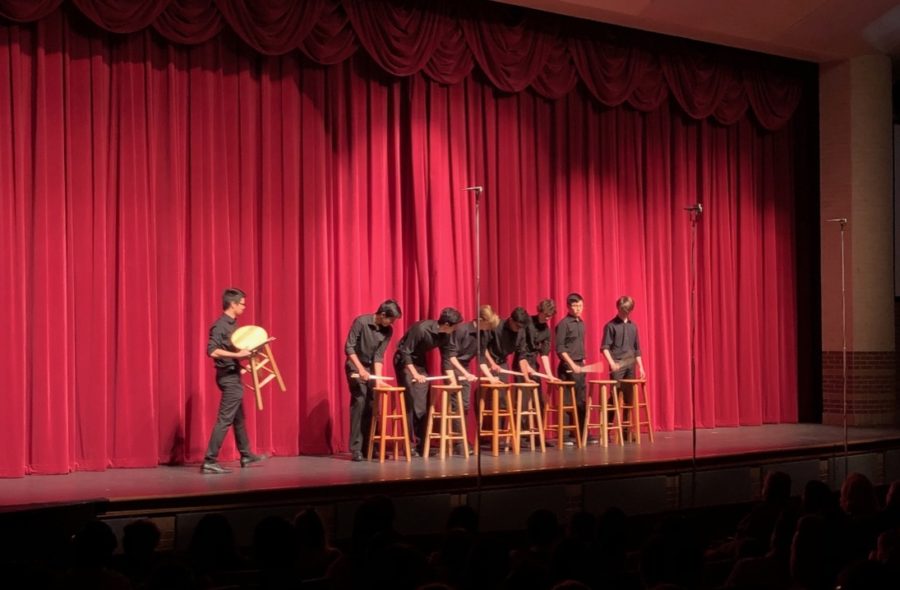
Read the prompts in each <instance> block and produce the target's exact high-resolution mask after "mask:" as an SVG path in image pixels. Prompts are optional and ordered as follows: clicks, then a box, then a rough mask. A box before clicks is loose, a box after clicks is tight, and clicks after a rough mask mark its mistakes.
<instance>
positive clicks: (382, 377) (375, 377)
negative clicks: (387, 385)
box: [350, 373, 394, 381]
mask: <svg viewBox="0 0 900 590" xmlns="http://www.w3.org/2000/svg"><path fill="white" fill-rule="evenodd" d="M350 376H351V377H353V378H354V379H359V373H350ZM369 380H370V381H393V380H394V378H393V377H386V376H385V375H369Z"/></svg>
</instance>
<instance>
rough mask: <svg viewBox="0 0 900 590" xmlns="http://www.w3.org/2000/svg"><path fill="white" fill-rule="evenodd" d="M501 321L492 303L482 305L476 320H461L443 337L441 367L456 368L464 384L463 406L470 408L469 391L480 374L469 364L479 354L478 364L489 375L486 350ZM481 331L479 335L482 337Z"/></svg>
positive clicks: (445, 368) (457, 375)
mask: <svg viewBox="0 0 900 590" xmlns="http://www.w3.org/2000/svg"><path fill="white" fill-rule="evenodd" d="M499 324H500V317H499V316H498V315H497V314H496V313H495V312H494V310H493V308H491V306H490V305H482V306H481V309H480V311H479V312H478V320H477V321H473V322H466V323H460V324H459V325H457V326H456V329H454V330H453V333H452V334H447V335H446V336H445V337H444V338H443V339H442V341H441V346H440V348H441V369H442V370H443V371H445V372H446V371H453V372H454V373H456V377H457V378H458V380H459V384H460V385H461V386H462V388H463V390H462V392H461V393H462V398H463V409H464V410H465V412H466V413H468V412H469V397H470V395H469V393H470V389H471V387H470V385H469V384H470V383H471V382H473V381H477V380H478V376H477V375H476V374H474V373H472V372H471V371H469V369H468V367H469V364H470V363H471V361H472V359H473V358H475V356H476V354H477V356H478V365H479V368H480V370H481V373H482V374H483V375H484V376H486V377H487V376H490V375H491V373H490V370H489V369H488V366H487V359H486V358H485V350H487V343H488V338H489V333H490V332H491V330H493V329H494V328H496V327H497V326H498V325H499ZM479 332H480V337H479ZM479 340H480V342H481V350H476V349H477V348H478V341H479Z"/></svg>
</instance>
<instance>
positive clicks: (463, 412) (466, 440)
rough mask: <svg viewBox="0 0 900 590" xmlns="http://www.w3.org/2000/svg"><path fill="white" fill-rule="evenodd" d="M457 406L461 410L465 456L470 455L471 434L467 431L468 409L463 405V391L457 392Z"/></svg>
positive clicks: (460, 421) (461, 428) (460, 417)
mask: <svg viewBox="0 0 900 590" xmlns="http://www.w3.org/2000/svg"><path fill="white" fill-rule="evenodd" d="M455 395H456V408H457V411H458V412H459V427H460V431H461V432H460V434H461V436H462V449H463V457H465V458H468V457H469V435H468V433H467V432H466V410H465V408H464V407H463V399H462V392H459V391H457V392H456V394H455Z"/></svg>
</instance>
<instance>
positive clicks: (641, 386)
mask: <svg viewBox="0 0 900 590" xmlns="http://www.w3.org/2000/svg"><path fill="white" fill-rule="evenodd" d="M628 388H630V389H631V403H630V404H626V403H625V396H624V395H623V394H624V390H626V389H628ZM619 407H620V408H621V410H622V415H623V419H622V420H621V425H622V426H623V427H627V428H628V429H629V437H628V438H630V439H631V440H632V441H634V442H636V443H637V444H641V426H646V427H647V433H648V434H649V435H650V442H651V443H652V442H653V414H652V411H651V409H650V398H649V397H648V396H647V380H646V379H619ZM642 408H643V410H644V415H645V416H646V419H642V418H641V409H642ZM626 410H628V412H627V414H628V418H627V419H625V418H624V416H625V414H626Z"/></svg>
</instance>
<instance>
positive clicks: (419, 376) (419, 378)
mask: <svg viewBox="0 0 900 590" xmlns="http://www.w3.org/2000/svg"><path fill="white" fill-rule="evenodd" d="M413 380H414V381H415V382H416V383H428V382H427V381H426V380H425V375H422V374H420V373H416V374H415V375H413Z"/></svg>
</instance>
